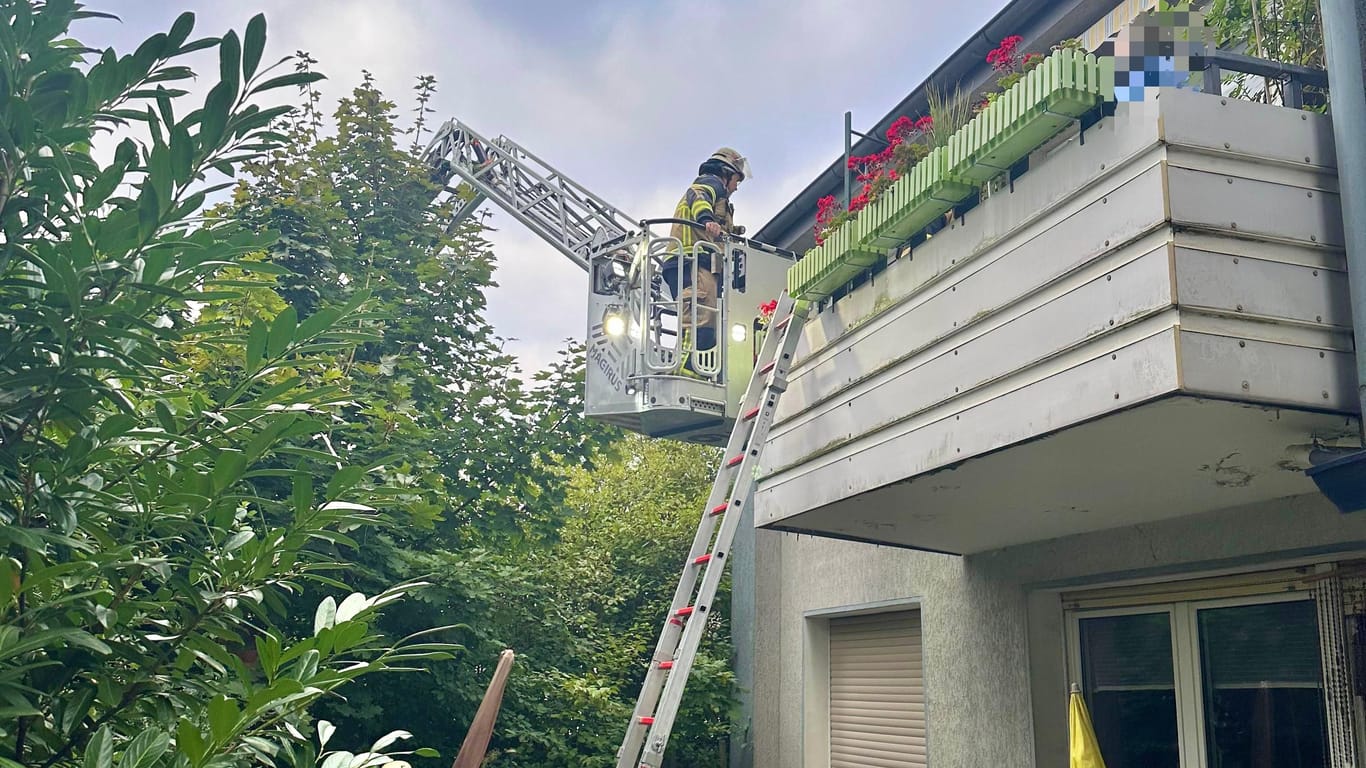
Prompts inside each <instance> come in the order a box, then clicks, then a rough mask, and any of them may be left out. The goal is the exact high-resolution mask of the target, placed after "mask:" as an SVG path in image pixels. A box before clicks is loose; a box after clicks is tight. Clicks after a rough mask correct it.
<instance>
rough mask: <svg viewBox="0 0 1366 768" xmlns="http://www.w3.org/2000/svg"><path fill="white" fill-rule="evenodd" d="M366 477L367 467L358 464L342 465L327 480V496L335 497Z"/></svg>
mask: <svg viewBox="0 0 1366 768" xmlns="http://www.w3.org/2000/svg"><path fill="white" fill-rule="evenodd" d="M364 477H365V468H364V467H357V466H354V465H353V466H349V467H342V468H341V469H339V470H337V473H336V474H334V475H333V476H332V479H331V480H329V481H328V482H327V493H326V495H327V498H329V499H335V498H337V497H339V496H341V495H342V494H344V493H346V492H347V491H349V490H351V489H352V488H355V487H356V484H357V483H359V482H360V481H361V479H362V478H364Z"/></svg>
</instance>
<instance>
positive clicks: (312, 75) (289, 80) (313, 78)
mask: <svg viewBox="0 0 1366 768" xmlns="http://www.w3.org/2000/svg"><path fill="white" fill-rule="evenodd" d="M326 79H327V78H325V77H324V76H323V75H322V74H321V73H319V72H291V73H290V74H288V75H280V76H279V77H272V78H271V79H269V80H267V81H265V82H264V83H261V84H260V85H258V86H256V87H255V88H252V89H251V93H252V94H257V93H262V92H265V91H269V90H274V89H275V88H286V87H289V86H291V85H308V84H309V83H316V82H318V81H319V80H326Z"/></svg>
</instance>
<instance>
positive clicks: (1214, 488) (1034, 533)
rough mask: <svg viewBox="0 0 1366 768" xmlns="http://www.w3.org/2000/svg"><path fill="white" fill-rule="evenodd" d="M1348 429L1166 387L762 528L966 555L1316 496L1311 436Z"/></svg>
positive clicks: (1333, 419)
mask: <svg viewBox="0 0 1366 768" xmlns="http://www.w3.org/2000/svg"><path fill="white" fill-rule="evenodd" d="M1355 429H1356V427H1355V424H1354V421H1353V420H1351V419H1348V418H1346V417H1344V416H1341V415H1338V414H1327V413H1312V412H1305V411H1287V410H1279V409H1275V408H1268V407H1265V406H1257V405H1250V404H1246V403H1236V402H1230V401H1219V400H1208V399H1200V398H1193V397H1182V396H1174V397H1168V398H1164V399H1162V400H1158V401H1156V402H1151V403H1146V404H1143V405H1139V406H1136V407H1133V408H1130V409H1128V410H1126V411H1123V412H1120V413H1112V414H1110V415H1108V416H1106V417H1104V418H1099V419H1096V420H1093V421H1090V422H1087V423H1085V424H1081V425H1078V426H1073V427H1070V428H1068V429H1064V430H1061V431H1059V432H1056V433H1054V434H1051V435H1046V436H1043V437H1039V438H1034V439H1031V440H1028V441H1026V442H1024V443H1019V444H1014V445H1012V446H1011V447H1010V448H1008V449H1005V450H1001V451H997V452H995V453H992V454H988V455H986V456H980V457H978V458H975V459H969V460H967V461H964V462H962V463H959V464H949V465H946V466H944V467H942V468H940V469H937V470H934V471H931V472H927V473H924V474H920V475H917V476H915V477H913V478H911V479H909V480H903V481H899V482H894V483H891V484H889V485H886V486H883V487H881V488H878V489H877V490H874V491H869V492H866V493H862V494H859V495H857V496H854V497H852V498H847V499H844V500H843V501H841V502H840V503H836V504H828V505H825V506H823V507H819V508H817V509H812V510H809V511H806V512H802V513H800V514H797V515H793V516H790V517H786V518H782V519H781V521H777V516H776V515H773V514H772V512H771V511H770V510H764V512H762V513H761V515H762V517H761V519H760V520H759V524H760V525H761V526H763V527H767V528H772V529H775V530H784V531H794V532H799V533H808V534H815V535H821V536H830V537H835V538H846V539H855V540H860V541H871V542H876V543H880V544H890V545H894V546H903V547H911V548H915V549H926V550H932V551H937V552H949V553H953V554H972V553H975V552H983V551H987V550H992V549H997V548H1000V547H1008V546H1012V545H1016V544H1024V543H1028V542H1034V541H1042V540H1046V539H1051V538H1057V537H1060V536H1067V535H1072V534H1077V533H1083V532H1087V531H1097V530H1104V529H1108V528H1116V527H1120V526H1125V525H1138V524H1142V523H1150V522H1154V521H1157V520H1163V519H1167V518H1174V517H1180V516H1183V515H1189V514H1194V513H1198V512H1202V511H1206V510H1212V509H1221V508H1225V507H1231V506H1237V505H1239V504H1244V503H1251V502H1255V501H1260V500H1265V499H1275V498H1282V497H1287V496H1294V495H1298V494H1302V493H1312V492H1313V491H1314V484H1313V483H1312V482H1311V481H1310V480H1309V479H1308V478H1306V477H1305V475H1304V469H1305V468H1306V467H1307V466H1308V453H1309V449H1310V445H1311V442H1312V440H1313V439H1314V438H1325V439H1327V440H1328V441H1329V442H1332V441H1334V440H1337V439H1340V438H1343V437H1348V436H1352V435H1354V434H1355ZM920 437H921V438H922V439H934V438H933V437H931V436H930V435H921V436H920ZM910 450H913V449H908V452H909V451H910Z"/></svg>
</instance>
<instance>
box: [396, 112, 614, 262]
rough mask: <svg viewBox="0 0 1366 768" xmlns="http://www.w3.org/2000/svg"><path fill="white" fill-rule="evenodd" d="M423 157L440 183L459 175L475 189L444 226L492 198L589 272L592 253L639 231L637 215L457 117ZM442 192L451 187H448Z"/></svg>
mask: <svg viewBox="0 0 1366 768" xmlns="http://www.w3.org/2000/svg"><path fill="white" fill-rule="evenodd" d="M422 157H423V160H424V161H425V162H426V163H427V164H428V165H429V166H430V167H431V168H432V170H433V172H434V173H435V174H436V179H437V181H439V182H440V183H442V184H443V185H447V184H449V183H450V180H451V178H452V176H459V177H460V178H461V179H463V180H464V181H465V182H466V183H468V184H469V185H470V186H471V187H472V188H473V189H474V190H475V196H474V198H473V199H471V200H469V201H468V202H466V203H465V204H464V205H462V206H461V207H460V208H459V210H457V211H456V213H455V215H454V216H453V217H452V219H451V222H450V224H449V225H448V230H450V229H454V228H455V226H456V225H457V224H459V223H460V222H461V221H462V220H464V219H465V217H467V216H469V215H470V214H471V213H473V212H474V209H475V208H478V207H479V206H480V205H481V204H482V203H483V202H484V201H485V200H492V201H493V202H495V203H497V204H498V205H499V206H500V207H501V208H502V209H503V210H505V211H507V212H508V213H509V214H511V215H512V216H513V217H514V218H516V219H517V220H518V221H520V222H521V223H522V224H524V225H526V226H527V227H528V228H529V229H531V231H533V232H535V233H536V234H538V235H540V236H541V238H542V239H544V240H545V241H546V242H548V243H550V244H551V245H553V246H554V247H555V248H556V249H557V250H559V251H560V252H561V253H563V254H564V255H565V256H567V257H569V259H570V260H571V261H573V262H574V263H575V264H578V265H579V266H580V267H582V268H583V269H584V270H587V269H588V257H589V255H590V254H592V253H594V252H595V251H597V250H599V249H600V248H602V247H604V246H606V245H610V244H612V243H614V242H616V241H619V240H621V239H623V238H625V237H626V236H628V235H629V234H631V232H632V231H634V230H635V229H637V224H636V222H637V221H638V219H633V218H631V217H630V216H628V215H626V214H625V213H623V212H622V211H621V210H620V209H619V208H617V207H615V206H613V205H611V204H610V203H608V202H606V201H605V200H603V199H602V198H600V197H598V196H597V195H595V194H593V193H592V192H589V191H588V190H587V189H585V188H584V187H583V186H582V185H580V184H578V183H577V182H575V181H574V180H573V179H570V178H569V177H567V176H565V175H564V174H562V173H560V172H559V171H557V170H555V168H553V167H551V166H550V165H549V164H548V163H546V162H545V161H543V160H541V159H540V158H538V157H536V156H535V155H533V154H531V153H530V152H528V151H526V150H525V149H523V148H522V147H521V146H520V145H518V144H517V143H516V142H514V141H512V140H511V139H509V138H507V137H505V136H499V137H498V138H496V139H493V140H489V139H486V138H484V137H483V136H480V135H479V134H478V133H476V132H475V131H474V130H473V129H471V128H470V127H469V126H467V125H465V124H464V123H461V122H460V121H458V120H448V121H447V122H446V123H445V125H442V126H441V128H440V129H439V130H438V131H437V132H436V136H435V137H433V138H432V141H431V143H430V144H428V145H427V149H426V150H425V151H424V152H423V155H422ZM446 191H448V192H453V191H454V190H453V189H452V188H451V187H449V186H447V187H446Z"/></svg>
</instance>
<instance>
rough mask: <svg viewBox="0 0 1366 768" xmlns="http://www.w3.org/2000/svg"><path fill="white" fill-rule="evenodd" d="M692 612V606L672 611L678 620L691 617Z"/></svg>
mask: <svg viewBox="0 0 1366 768" xmlns="http://www.w3.org/2000/svg"><path fill="white" fill-rule="evenodd" d="M692 612H693V606H691V605H689V606H687V607H684V608H679V609H678V610H676V611H674V615H675V616H678V617H679V618H686V617H688V616H691V615H692Z"/></svg>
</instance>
